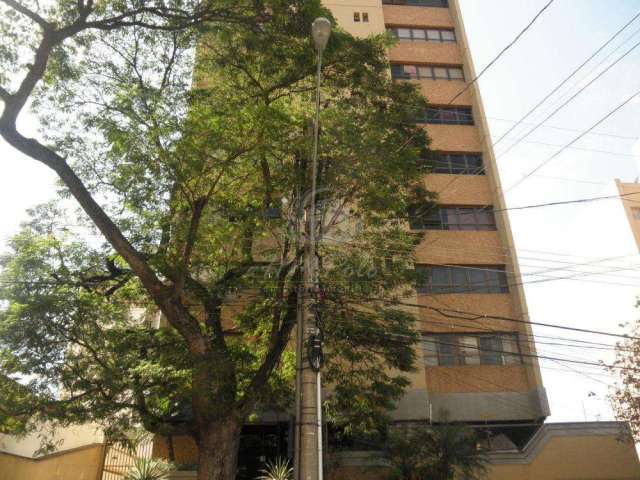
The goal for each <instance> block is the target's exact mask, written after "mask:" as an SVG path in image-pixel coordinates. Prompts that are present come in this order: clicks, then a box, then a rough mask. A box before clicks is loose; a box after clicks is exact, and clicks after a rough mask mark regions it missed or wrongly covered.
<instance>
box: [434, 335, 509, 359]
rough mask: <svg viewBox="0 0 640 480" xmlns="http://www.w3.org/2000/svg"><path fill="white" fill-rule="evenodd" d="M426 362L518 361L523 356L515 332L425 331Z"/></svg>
mask: <svg viewBox="0 0 640 480" xmlns="http://www.w3.org/2000/svg"><path fill="white" fill-rule="evenodd" d="M422 349H423V352H424V363H425V365H427V366H431V367H435V366H451V365H518V364H521V363H522V356H521V355H520V349H519V348H518V337H517V335H516V334H514V333H498V334H493V333H489V334H473V333H460V334H442V335H434V334H426V335H423V336H422Z"/></svg>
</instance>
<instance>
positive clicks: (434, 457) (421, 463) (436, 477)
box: [383, 424, 487, 480]
mask: <svg viewBox="0 0 640 480" xmlns="http://www.w3.org/2000/svg"><path fill="white" fill-rule="evenodd" d="M383 454H384V456H385V457H386V459H387V460H388V461H389V463H390V466H391V473H390V479H394V480H423V479H429V480H454V479H458V478H459V479H464V480H476V479H479V478H482V477H483V476H484V475H485V473H486V464H487V458H486V456H485V455H484V454H483V453H482V452H481V451H480V450H478V448H477V437H476V434H475V432H474V431H473V430H472V429H471V428H469V427H467V426H465V425H459V424H443V425H438V426H422V427H415V428H403V429H394V430H392V431H391V432H390V433H389V437H388V439H387V441H386V442H385V445H384V447H383Z"/></svg>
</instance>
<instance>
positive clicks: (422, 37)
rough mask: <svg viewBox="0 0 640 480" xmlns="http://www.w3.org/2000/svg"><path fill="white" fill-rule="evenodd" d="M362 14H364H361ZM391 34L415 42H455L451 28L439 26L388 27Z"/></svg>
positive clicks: (454, 35)
mask: <svg viewBox="0 0 640 480" xmlns="http://www.w3.org/2000/svg"><path fill="white" fill-rule="evenodd" d="M363 15H364V14H363ZM387 30H388V31H389V32H391V34H392V35H394V36H395V37H397V38H399V39H400V40H413V41H417V42H455V41H456V34H455V32H454V31H453V30H445V29H440V28H427V29H425V28H409V27H394V28H388V29H387Z"/></svg>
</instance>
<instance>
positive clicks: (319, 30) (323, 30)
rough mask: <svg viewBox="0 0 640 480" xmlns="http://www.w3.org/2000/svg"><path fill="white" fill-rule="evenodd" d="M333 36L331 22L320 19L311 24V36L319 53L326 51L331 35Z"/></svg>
mask: <svg viewBox="0 0 640 480" xmlns="http://www.w3.org/2000/svg"><path fill="white" fill-rule="evenodd" d="M330 34H331V22H330V21H329V20H328V19H326V18H324V17H318V18H316V19H315V20H314V21H313V23H312V24H311V36H312V37H313V43H314V44H315V46H316V50H317V51H318V52H322V51H324V49H325V47H326V46H327V42H328V41H329V35H330Z"/></svg>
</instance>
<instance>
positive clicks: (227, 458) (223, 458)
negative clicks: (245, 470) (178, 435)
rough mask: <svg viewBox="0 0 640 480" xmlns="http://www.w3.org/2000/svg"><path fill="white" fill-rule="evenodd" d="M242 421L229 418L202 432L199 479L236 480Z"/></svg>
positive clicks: (199, 451) (199, 446) (213, 424)
mask: <svg viewBox="0 0 640 480" xmlns="http://www.w3.org/2000/svg"><path fill="white" fill-rule="evenodd" d="M241 428H242V422H239V421H238V420H236V419H234V418H228V419H225V420H221V421H219V422H214V423H211V424H210V425H208V426H207V428H206V429H205V431H203V432H200V438H199V441H198V480H235V478H236V469H237V467H238V448H239V446H240V430H241Z"/></svg>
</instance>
